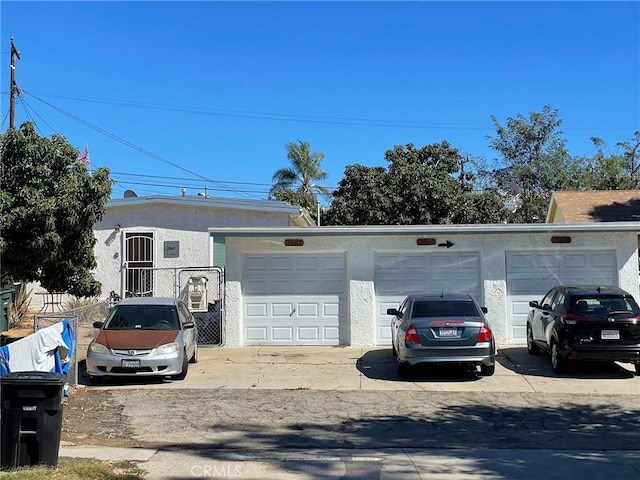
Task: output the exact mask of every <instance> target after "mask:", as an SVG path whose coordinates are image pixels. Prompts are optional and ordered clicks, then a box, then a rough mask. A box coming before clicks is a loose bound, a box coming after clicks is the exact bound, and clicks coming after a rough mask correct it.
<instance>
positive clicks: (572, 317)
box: [562, 313, 586, 325]
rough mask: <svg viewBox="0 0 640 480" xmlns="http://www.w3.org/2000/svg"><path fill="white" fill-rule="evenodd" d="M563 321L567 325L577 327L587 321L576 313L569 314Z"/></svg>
mask: <svg viewBox="0 0 640 480" xmlns="http://www.w3.org/2000/svg"><path fill="white" fill-rule="evenodd" d="M562 320H563V321H564V323H565V324H566V325H575V324H576V323H578V322H582V321H584V320H586V318H585V317H582V316H580V315H576V314H575V313H567V314H566V315H565V316H564V317H563V319H562Z"/></svg>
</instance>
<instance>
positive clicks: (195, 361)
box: [189, 343, 198, 363]
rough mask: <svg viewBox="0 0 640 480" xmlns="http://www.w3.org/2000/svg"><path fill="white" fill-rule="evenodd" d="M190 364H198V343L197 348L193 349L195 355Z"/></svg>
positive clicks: (192, 356)
mask: <svg viewBox="0 0 640 480" xmlns="http://www.w3.org/2000/svg"><path fill="white" fill-rule="evenodd" d="M189 363H198V344H197V343H196V345H195V348H194V349H193V355H191V358H190V359H189Z"/></svg>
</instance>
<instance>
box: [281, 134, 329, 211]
mask: <svg viewBox="0 0 640 480" xmlns="http://www.w3.org/2000/svg"><path fill="white" fill-rule="evenodd" d="M285 147H286V149H287V158H288V159H289V162H291V165H290V166H289V167H286V168H281V169H279V170H277V171H276V172H275V173H274V174H273V178H272V182H273V185H272V186H271V189H270V190H269V198H272V199H275V200H282V201H287V202H290V203H295V204H298V205H300V206H301V207H303V208H306V209H307V211H308V212H309V214H310V215H311V216H312V217H314V218H315V217H316V206H317V203H318V197H317V195H318V194H321V195H324V196H329V195H330V192H329V189H328V188H327V187H325V186H324V185H320V184H318V183H317V182H318V181H319V180H324V179H326V178H327V173H326V172H325V171H324V170H322V169H321V164H322V160H324V153H322V152H313V153H312V152H311V145H310V144H309V142H303V141H298V143H287V144H286V145H285Z"/></svg>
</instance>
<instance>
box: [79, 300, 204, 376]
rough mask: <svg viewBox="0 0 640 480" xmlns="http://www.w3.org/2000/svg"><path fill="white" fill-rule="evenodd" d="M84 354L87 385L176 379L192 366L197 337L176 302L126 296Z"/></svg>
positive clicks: (98, 324)
mask: <svg viewBox="0 0 640 480" xmlns="http://www.w3.org/2000/svg"><path fill="white" fill-rule="evenodd" d="M93 326H94V327H96V328H100V332H99V333H98V334H97V335H96V337H95V338H94V340H93V341H92V342H91V343H90V344H89V348H88V350H87V374H88V375H89V379H90V380H91V381H92V382H99V381H100V380H102V379H103V378H105V377H136V376H163V377H165V376H166V377H171V378H174V379H176V380H182V379H184V378H185V377H186V375H187V370H188V363H189V362H190V363H195V362H197V361H198V344H197V338H198V332H197V327H196V324H195V322H194V321H193V316H192V315H191V312H189V309H188V308H187V306H186V304H185V303H184V302H183V301H182V300H179V299H176V298H163V297H132V298H126V299H124V300H122V301H121V302H119V303H118V304H117V305H116V306H115V307H113V310H112V311H111V313H110V314H109V316H108V317H107V319H106V321H105V322H95V323H94V324H93Z"/></svg>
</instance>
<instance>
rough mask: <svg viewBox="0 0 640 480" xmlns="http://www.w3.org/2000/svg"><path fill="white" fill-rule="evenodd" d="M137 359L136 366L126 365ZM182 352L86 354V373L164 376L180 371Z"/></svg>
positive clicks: (93, 374) (98, 375) (95, 375)
mask: <svg viewBox="0 0 640 480" xmlns="http://www.w3.org/2000/svg"><path fill="white" fill-rule="evenodd" d="M136 360H137V361H139V362H140V364H139V366H138V367H130V366H127V362H128V361H136ZM183 361H184V360H183V354H182V352H180V351H178V352H175V353H171V354H167V355H136V356H125V355H113V354H102V353H88V354H87V362H86V363H87V374H88V375H89V376H91V377H101V376H114V377H136V376H158V375H161V376H165V375H178V374H179V373H180V372H181V371H182V365H183Z"/></svg>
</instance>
